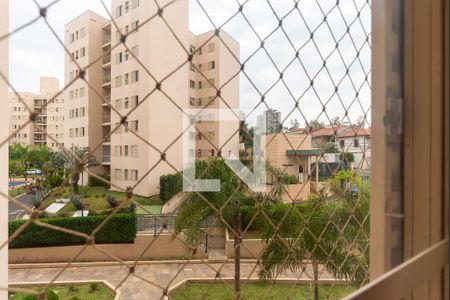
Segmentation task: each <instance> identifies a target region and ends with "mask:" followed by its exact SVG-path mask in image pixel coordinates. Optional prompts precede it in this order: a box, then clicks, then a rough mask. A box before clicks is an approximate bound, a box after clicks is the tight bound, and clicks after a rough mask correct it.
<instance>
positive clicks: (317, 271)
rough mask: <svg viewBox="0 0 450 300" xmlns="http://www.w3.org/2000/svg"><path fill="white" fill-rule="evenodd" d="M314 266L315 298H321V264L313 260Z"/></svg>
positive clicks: (315, 299)
mask: <svg viewBox="0 0 450 300" xmlns="http://www.w3.org/2000/svg"><path fill="white" fill-rule="evenodd" d="M312 267H313V272H314V282H313V285H314V300H319V265H318V264H317V263H315V262H313V263H312Z"/></svg>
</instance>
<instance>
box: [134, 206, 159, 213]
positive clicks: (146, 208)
mask: <svg viewBox="0 0 450 300" xmlns="http://www.w3.org/2000/svg"><path fill="white" fill-rule="evenodd" d="M161 210H162V206H161V205H143V207H139V206H138V207H137V208H136V214H137V215H148V214H152V215H159V214H161Z"/></svg>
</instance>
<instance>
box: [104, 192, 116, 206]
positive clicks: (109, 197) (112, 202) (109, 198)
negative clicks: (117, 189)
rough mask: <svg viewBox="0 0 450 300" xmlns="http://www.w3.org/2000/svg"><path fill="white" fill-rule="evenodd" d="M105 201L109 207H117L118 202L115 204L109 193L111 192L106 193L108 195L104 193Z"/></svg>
mask: <svg viewBox="0 0 450 300" xmlns="http://www.w3.org/2000/svg"><path fill="white" fill-rule="evenodd" d="M106 201H108V203H109V205H110V206H111V207H117V206H118V205H119V202H117V200H116V198H114V195H113V194H112V193H111V191H108V193H106Z"/></svg>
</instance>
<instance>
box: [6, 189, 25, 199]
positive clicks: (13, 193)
mask: <svg viewBox="0 0 450 300" xmlns="http://www.w3.org/2000/svg"><path fill="white" fill-rule="evenodd" d="M26 191H27V188H26V187H20V188H17V189H14V190H8V195H9V196H10V197H17V196H19V195H21V194H23V193H26Z"/></svg>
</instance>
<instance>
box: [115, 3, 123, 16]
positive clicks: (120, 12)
mask: <svg viewBox="0 0 450 300" xmlns="http://www.w3.org/2000/svg"><path fill="white" fill-rule="evenodd" d="M121 15H122V5H120V6H118V7H116V18H118V17H120V16H121Z"/></svg>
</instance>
